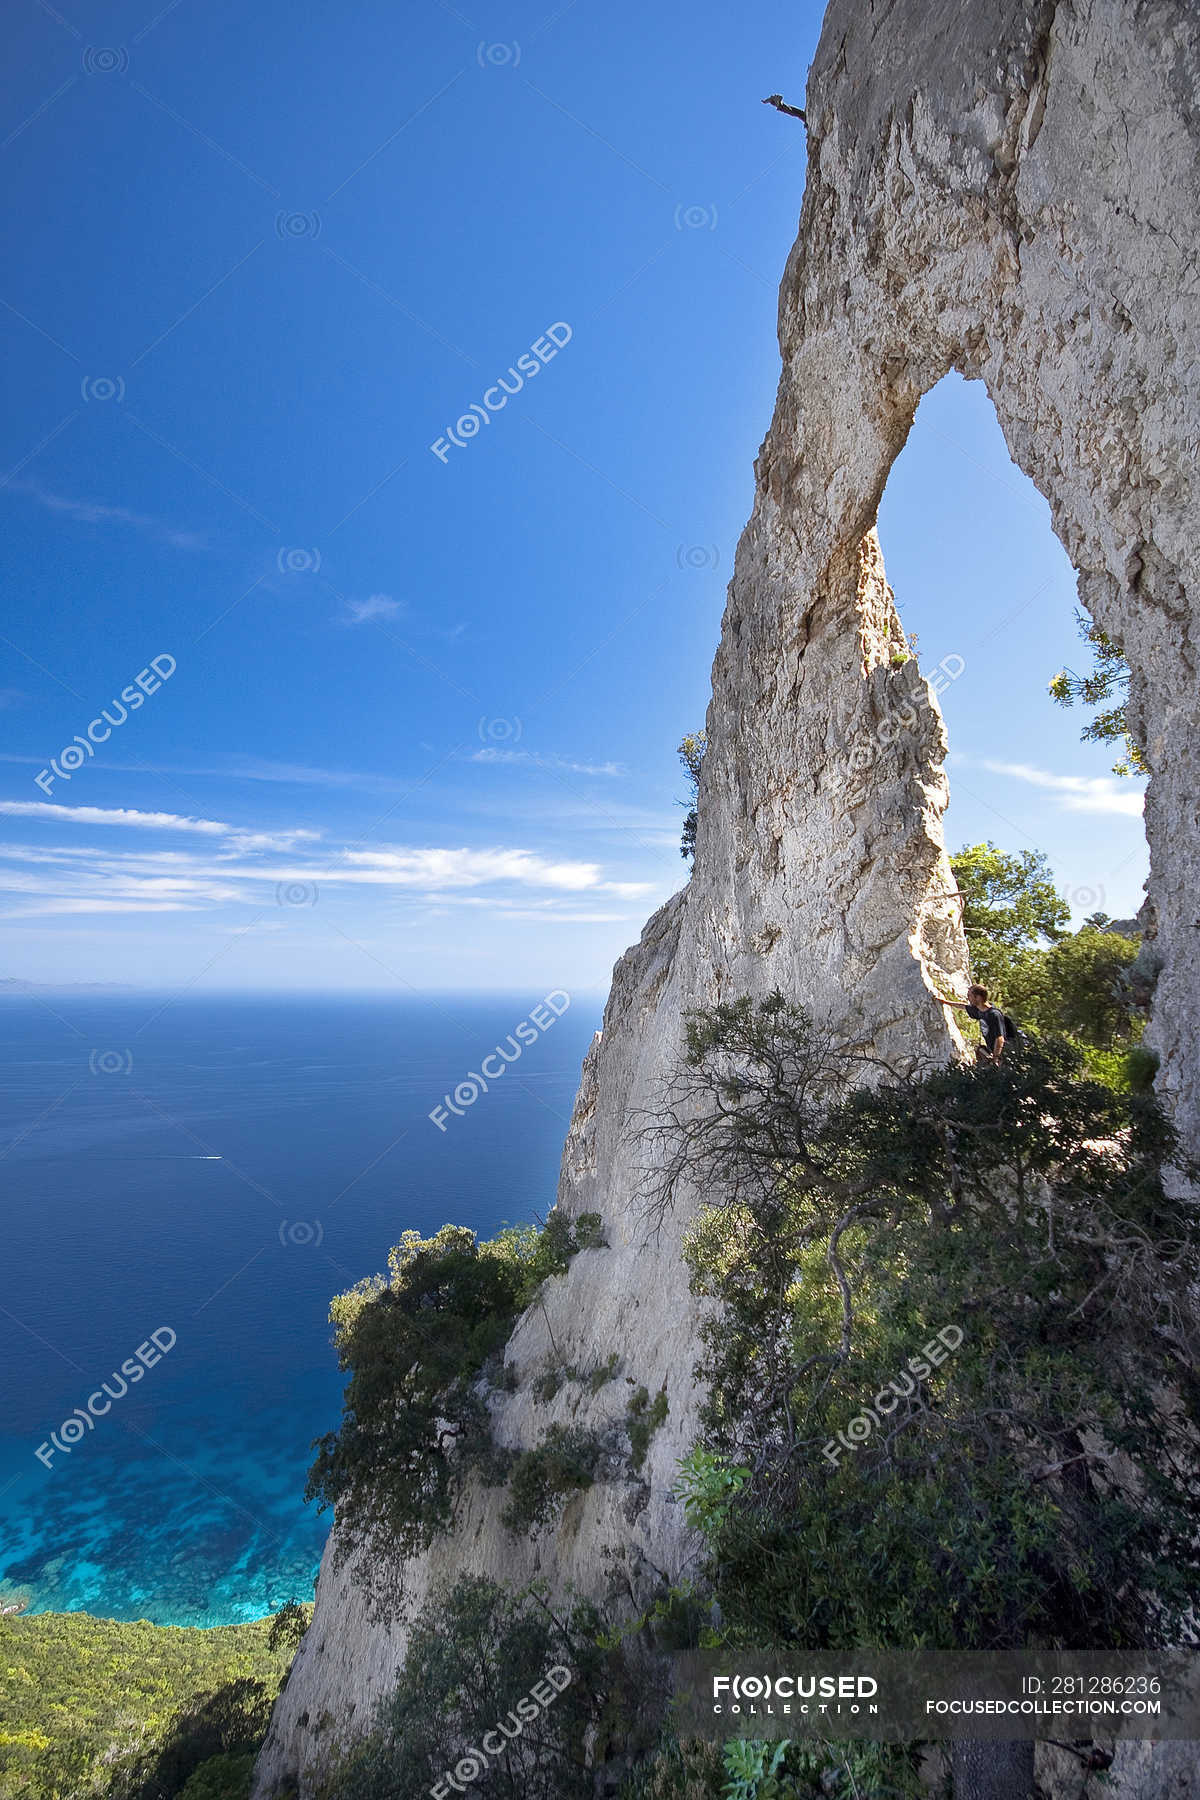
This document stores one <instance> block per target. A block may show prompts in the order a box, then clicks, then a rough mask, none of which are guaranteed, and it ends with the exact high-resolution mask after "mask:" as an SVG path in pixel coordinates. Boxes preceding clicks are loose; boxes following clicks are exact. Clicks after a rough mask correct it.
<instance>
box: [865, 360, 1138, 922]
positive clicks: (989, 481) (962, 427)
mask: <svg viewBox="0 0 1200 1800" xmlns="http://www.w3.org/2000/svg"><path fill="white" fill-rule="evenodd" d="M877 530H878V534H879V539H880V543H881V546H882V550H883V556H884V562H885V566H886V570H887V577H888V581H889V583H890V585H891V587H892V589H893V591H894V593H895V596H896V604H897V608H898V611H899V615H900V619H901V622H902V625H903V628H904V631H905V633H906V634H909V635H910V636H911V637H912V638H913V639H914V640H915V648H916V652H917V657H918V661H919V663H920V666H921V669H922V671H923V673H924V674H925V675H926V676H927V677H928V678H930V679H932V681H933V683H934V686H935V687H936V688H937V690H938V693H939V700H940V705H941V709H942V713H943V716H944V718H945V720H946V725H947V730H948V734H949V739H950V754H949V757H948V759H947V771H948V774H949V777H950V805H949V808H948V810H947V814H946V838H947V844H948V845H949V846H950V847H951V848H952V849H954V848H957V847H958V846H959V845H961V844H962V843H976V842H979V841H982V840H983V839H989V838H990V839H992V840H994V841H995V842H996V843H997V844H998V845H1000V847H1001V848H1003V849H1005V850H1006V851H1009V852H1011V853H1018V852H1020V851H1022V850H1036V851H1041V852H1044V853H1045V854H1046V855H1047V856H1048V858H1049V861H1050V865H1051V867H1052V869H1053V871H1054V875H1055V879H1056V882H1057V885H1058V886H1059V888H1060V891H1061V892H1062V893H1063V894H1064V896H1065V898H1066V901H1067V903H1068V905H1069V906H1070V909H1071V916H1072V921H1073V923H1074V924H1075V925H1076V926H1078V925H1079V924H1081V923H1082V922H1083V920H1084V919H1085V918H1087V917H1088V916H1089V915H1092V914H1095V913H1097V912H1102V913H1105V914H1107V915H1109V916H1110V917H1112V918H1117V919H1131V918H1133V917H1134V916H1135V915H1136V914H1137V912H1138V910H1139V908H1140V907H1141V905H1142V902H1143V899H1144V891H1143V890H1144V882H1145V877H1146V873H1147V868H1148V851H1147V845H1146V836H1145V829H1144V825H1143V818H1142V800H1143V790H1144V785H1145V784H1144V781H1143V780H1142V779H1141V778H1140V777H1139V776H1138V774H1137V772H1136V771H1134V772H1133V774H1131V775H1130V776H1121V775H1118V774H1115V773H1114V770H1113V764H1114V763H1115V762H1116V761H1118V760H1119V757H1120V754H1121V748H1120V745H1119V744H1116V743H1114V744H1107V743H1103V742H1086V741H1084V740H1083V737H1082V733H1083V730H1084V728H1085V727H1086V726H1087V724H1088V722H1089V720H1090V719H1091V718H1092V717H1093V716H1094V711H1095V709H1092V708H1089V707H1087V706H1086V705H1084V704H1078V705H1074V706H1071V707H1064V706H1061V705H1057V704H1055V702H1054V701H1053V699H1052V697H1051V695H1050V692H1049V683H1050V681H1051V679H1052V678H1053V677H1054V675H1055V674H1056V673H1057V672H1058V671H1059V670H1062V669H1064V668H1065V669H1069V670H1073V671H1077V672H1079V673H1081V674H1082V673H1084V672H1086V671H1087V670H1088V669H1089V667H1090V666H1091V662H1092V656H1093V652H1092V650H1091V647H1090V646H1089V645H1088V644H1087V643H1086V642H1084V641H1083V639H1082V637H1081V634H1080V628H1079V625H1078V623H1077V620H1078V619H1079V618H1081V617H1082V618H1083V619H1084V620H1086V618H1087V615H1086V613H1083V612H1082V609H1081V607H1080V603H1079V599H1078V595H1077V582H1078V576H1077V572H1076V570H1075V569H1074V567H1073V566H1072V564H1071V561H1070V559H1069V557H1068V556H1067V554H1066V552H1065V550H1064V549H1063V547H1062V545H1061V543H1060V542H1059V540H1058V538H1057V537H1056V536H1055V535H1054V532H1053V529H1052V526H1051V522H1050V509H1049V506H1048V505H1047V503H1046V501H1045V500H1044V498H1043V497H1042V495H1041V494H1040V493H1039V492H1038V490H1037V488H1036V487H1035V486H1034V484H1033V482H1032V481H1030V479H1029V478H1028V476H1026V475H1025V474H1023V473H1022V471H1021V470H1020V469H1019V468H1018V467H1017V466H1016V464H1015V463H1014V462H1013V461H1012V460H1011V458H1010V456H1009V453H1008V448H1007V446H1006V444H1005V442H1004V437H1003V434H1002V433H1001V430H1000V427H999V424H998V422H997V419H996V415H995V411H994V409H993V407H992V405H991V402H990V401H989V399H988V397H987V394H986V391H985V389H984V387H983V385H982V383H980V382H970V383H968V382H966V381H964V380H962V378H961V377H959V376H957V375H954V374H951V375H948V376H946V377H945V378H944V379H943V380H942V381H941V382H940V383H938V385H937V386H936V387H935V388H933V389H932V390H931V391H930V392H929V393H928V394H926V396H925V397H924V399H923V400H922V401H921V404H920V406H919V408H918V410H917V414H916V419H915V421H914V424H913V427H912V430H911V432H910V434H909V436H908V439H907V441H906V443H905V445H904V448H903V450H902V451H901V452H900V454H899V456H898V457H897V458H896V460H895V462H894V463H893V465H892V468H891V470H890V472H889V475H888V480H887V485H886V488H885V491H884V495H883V498H882V501H881V503H880V507H879V513H878V520H877ZM1113 704H1115V701H1109V702H1106V703H1105V705H1106V706H1109V707H1111V706H1112V705H1113Z"/></svg>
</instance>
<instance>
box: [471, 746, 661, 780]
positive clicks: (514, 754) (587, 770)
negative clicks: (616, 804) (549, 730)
mask: <svg viewBox="0 0 1200 1800" xmlns="http://www.w3.org/2000/svg"><path fill="white" fill-rule="evenodd" d="M469 760H470V761H471V762H477V763H520V764H524V766H525V767H526V768H529V769H559V770H561V771H562V773H563V774H565V775H625V774H627V773H628V771H627V770H626V768H625V766H624V764H622V763H615V762H606V763H588V762H572V761H571V759H570V758H569V757H566V756H553V755H547V754H544V753H543V752H541V751H539V750H499V749H494V748H493V747H492V746H491V745H488V747H487V748H486V749H483V750H476V751H475V752H474V754H473V755H472V756H471V757H470V759H469Z"/></svg>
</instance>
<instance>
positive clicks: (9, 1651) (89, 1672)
mask: <svg viewBox="0 0 1200 1800" xmlns="http://www.w3.org/2000/svg"><path fill="white" fill-rule="evenodd" d="M269 1632H270V1621H269V1620H267V1619H260V1620H257V1621H256V1622H255V1623H254V1624H251V1625H226V1626H219V1627H217V1628H216V1629H213V1630H197V1629H191V1628H185V1627H182V1626H161V1625H150V1624H147V1623H146V1621H145V1620H139V1621H138V1622H137V1623H130V1624H125V1623H121V1622H120V1621H118V1620H116V1619H98V1618H93V1617H92V1616H91V1615H90V1614H88V1613H34V1614H22V1615H16V1616H12V1617H9V1618H6V1619H3V1620H0V1720H2V1721H3V1723H2V1724H0V1793H3V1794H4V1796H5V1800H18V1797H20V1800H68V1797H69V1800H94V1797H95V1800H98V1797H99V1796H102V1795H103V1796H106V1797H107V1800H131V1796H136V1795H137V1794H138V1793H139V1792H140V1791H142V1790H140V1789H139V1787H138V1783H139V1782H144V1781H145V1780H146V1779H147V1778H148V1777H149V1775H150V1774H151V1773H152V1772H153V1771H154V1769H155V1767H156V1766H157V1767H158V1768H159V1769H160V1771H161V1774H162V1779H163V1781H166V1780H167V1779H170V1780H172V1781H175V1783H176V1785H175V1786H164V1785H162V1783H161V1782H160V1788H159V1792H160V1793H162V1794H164V1795H167V1794H171V1795H173V1794H175V1793H176V1792H178V1789H179V1787H181V1786H182V1785H183V1783H184V1782H185V1781H186V1780H187V1778H188V1777H189V1775H191V1773H192V1771H193V1769H194V1768H196V1767H198V1766H199V1764H200V1763H201V1762H203V1761H204V1760H205V1759H206V1758H207V1757H211V1756H214V1755H217V1754H219V1753H224V1752H226V1751H231V1750H233V1749H234V1748H235V1744H234V1743H233V1742H228V1743H227V1742H225V1741H224V1739H225V1737H226V1735H230V1736H231V1737H232V1738H234V1739H237V1738H238V1737H239V1735H240V1736H241V1737H243V1738H244V1739H245V1753H246V1754H248V1753H249V1752H250V1751H252V1750H255V1749H257V1746H258V1742H259V1740H260V1739H261V1736H262V1730H263V1729H265V1719H266V1709H267V1708H268V1707H269V1703H270V1698H271V1697H272V1696H273V1695H274V1693H275V1691H276V1689H277V1687H278V1684H279V1679H280V1676H281V1675H282V1673H283V1671H284V1669H285V1668H286V1666H287V1656H286V1655H281V1654H279V1653H277V1652H275V1651H273V1650H272V1648H271V1646H270V1642H269ZM231 1693H232V1694H233V1695H234V1700H233V1703H232V1704H229V1703H228V1696H229V1695H230V1694H231ZM222 1696H223V1698H222ZM260 1727H261V1728H260ZM255 1734H257V1735H255ZM189 1745H190V1749H188V1748H187V1747H188V1746H189ZM150 1791H153V1790H150Z"/></svg>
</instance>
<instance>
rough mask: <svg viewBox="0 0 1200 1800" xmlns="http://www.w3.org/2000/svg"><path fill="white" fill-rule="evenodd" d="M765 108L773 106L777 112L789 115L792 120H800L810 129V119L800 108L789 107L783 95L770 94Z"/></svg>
mask: <svg viewBox="0 0 1200 1800" xmlns="http://www.w3.org/2000/svg"><path fill="white" fill-rule="evenodd" d="M763 105H764V106H773V107H774V108H775V111H776V112H781V113H787V114H788V116H789V117H790V118H793V119H799V120H800V121H801V123H802V124H803V125H804V127H805V130H807V129H808V119H807V118H806V117H805V115H804V113H803V112H801V110H800V108H799V107H798V106H789V105H788V103H787V101H786V100H785V99H784V97H783V95H782V94H768V95H767V97H766V99H765V100H764V101H763Z"/></svg>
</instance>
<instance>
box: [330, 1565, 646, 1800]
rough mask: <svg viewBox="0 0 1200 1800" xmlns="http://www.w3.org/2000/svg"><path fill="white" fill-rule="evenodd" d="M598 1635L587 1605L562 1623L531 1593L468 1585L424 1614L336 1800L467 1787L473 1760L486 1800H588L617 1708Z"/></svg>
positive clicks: (473, 1783)
mask: <svg viewBox="0 0 1200 1800" xmlns="http://www.w3.org/2000/svg"><path fill="white" fill-rule="evenodd" d="M600 1635H601V1630H600V1619H599V1615H598V1614H597V1613H596V1612H595V1611H594V1609H593V1608H591V1607H590V1606H582V1605H581V1606H577V1607H575V1608H573V1609H572V1610H571V1611H570V1612H569V1613H566V1614H560V1613H556V1612H555V1611H553V1610H552V1609H551V1608H550V1607H549V1606H548V1605H547V1603H546V1602H545V1600H544V1599H543V1598H542V1597H541V1595H540V1594H539V1593H538V1592H537V1591H536V1590H534V1589H526V1590H524V1591H523V1592H521V1593H511V1592H509V1591H508V1590H506V1589H504V1588H502V1587H500V1586H498V1585H497V1583H495V1582H493V1581H487V1580H484V1579H482V1578H480V1577H477V1576H462V1577H461V1578H460V1579H459V1580H458V1581H457V1582H456V1583H455V1584H454V1586H453V1587H452V1588H449V1589H443V1590H441V1591H440V1592H439V1593H437V1594H436V1595H435V1596H434V1597H433V1598H432V1599H431V1600H430V1602H429V1603H428V1604H427V1605H426V1607H425V1608H424V1609H423V1611H422V1613H421V1615H420V1617H419V1618H418V1620H417V1621H416V1624H415V1626H414V1629H413V1634H412V1638H411V1641H410V1645H409V1650H408V1655H407V1658H406V1660H405V1664H404V1668H403V1670H402V1671H401V1673H400V1677H399V1680H398V1682H397V1685H396V1688H395V1689H394V1691H393V1693H392V1694H391V1695H390V1696H389V1698H388V1699H387V1700H386V1701H385V1703H384V1704H383V1706H382V1707H381V1708H380V1709H379V1712H378V1715H377V1717H376V1720H375V1725H374V1729H373V1731H372V1732H371V1733H370V1734H369V1736H368V1737H367V1738H365V1739H364V1740H363V1741H362V1742H361V1743H360V1744H358V1745H357V1746H356V1747H355V1748H354V1750H353V1751H352V1752H351V1753H350V1754H349V1755H348V1756H347V1757H346V1758H345V1760H344V1761H343V1762H342V1764H341V1766H340V1767H339V1768H338V1769H337V1770H336V1771H335V1772H334V1773H333V1775H332V1776H331V1779H330V1786H329V1793H330V1795H331V1796H336V1797H337V1800H413V1796H416V1795H426V1794H429V1793H431V1792H436V1791H439V1790H438V1783H439V1780H441V1779H442V1778H443V1777H444V1776H445V1775H446V1774H447V1773H448V1772H450V1773H453V1772H454V1771H455V1770H456V1769H457V1770H460V1775H459V1779H460V1780H464V1779H465V1778H466V1771H465V1769H464V1768H463V1763H464V1759H468V1760H469V1761H470V1764H471V1769H472V1773H471V1775H470V1778H469V1781H468V1782H467V1786H468V1791H469V1792H470V1793H472V1794H479V1795H486V1796H488V1800H590V1796H591V1795H592V1792H593V1777H592V1769H591V1767H590V1764H589V1756H588V1749H589V1734H590V1736H591V1737H592V1738H593V1739H594V1735H595V1732H596V1731H597V1730H598V1729H600V1728H602V1723H603V1720H604V1718H605V1716H606V1714H608V1713H609V1712H610V1711H611V1710H613V1709H614V1708H615V1707H616V1706H617V1705H618V1703H619V1700H620V1696H619V1694H618V1693H617V1692H614V1690H613V1688H612V1685H611V1684H612V1681H613V1678H614V1673H616V1675H617V1679H618V1680H619V1665H618V1664H617V1663H616V1662H615V1661H614V1659H613V1658H611V1657H610V1656H608V1655H606V1653H605V1652H604V1651H603V1650H602V1649H601V1648H600V1645H599V1641H598V1640H599V1638H600ZM625 1698H626V1700H627V1701H628V1702H630V1703H632V1696H626V1697H625ZM621 1710H622V1711H624V1712H627V1710H628V1708H627V1707H624V1708H621ZM440 1791H441V1792H442V1793H443V1794H444V1795H449V1794H451V1793H452V1792H453V1789H452V1788H450V1787H448V1786H445V1785H443V1787H442V1788H441V1790H440Z"/></svg>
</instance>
